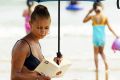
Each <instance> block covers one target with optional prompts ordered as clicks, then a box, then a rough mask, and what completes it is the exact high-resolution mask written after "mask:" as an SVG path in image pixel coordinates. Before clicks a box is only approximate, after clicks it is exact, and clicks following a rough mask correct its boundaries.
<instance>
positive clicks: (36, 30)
mask: <svg viewBox="0 0 120 80" xmlns="http://www.w3.org/2000/svg"><path fill="white" fill-rule="evenodd" d="M50 23H51V20H50V18H48V19H47V18H37V19H36V20H35V21H33V22H32V23H30V24H31V32H32V33H33V34H34V35H35V36H36V37H37V38H38V39H42V38H44V37H45V36H46V35H47V34H48V31H49V28H50Z"/></svg>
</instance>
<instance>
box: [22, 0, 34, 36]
mask: <svg viewBox="0 0 120 80" xmlns="http://www.w3.org/2000/svg"><path fill="white" fill-rule="evenodd" d="M33 4H34V2H33V1H32V0H27V9H25V10H24V11H23V15H22V16H23V17H24V18H25V31H26V33H27V34H28V33H30V30H31V27H30V24H29V20H30V16H31V13H32V7H33Z"/></svg>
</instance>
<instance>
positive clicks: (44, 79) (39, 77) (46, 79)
mask: <svg viewBox="0 0 120 80" xmlns="http://www.w3.org/2000/svg"><path fill="white" fill-rule="evenodd" d="M34 76H35V79H34V80H51V78H50V77H48V76H45V75H44V74H40V73H38V72H34Z"/></svg>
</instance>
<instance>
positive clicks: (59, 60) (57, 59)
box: [54, 57, 62, 65]
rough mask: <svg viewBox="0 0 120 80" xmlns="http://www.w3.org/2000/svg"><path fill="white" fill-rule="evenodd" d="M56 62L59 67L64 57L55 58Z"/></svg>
mask: <svg viewBox="0 0 120 80" xmlns="http://www.w3.org/2000/svg"><path fill="white" fill-rule="evenodd" d="M54 61H55V62H56V63H57V64H58V65H59V64H60V63H61V61H62V57H61V58H59V57H55V58H54Z"/></svg>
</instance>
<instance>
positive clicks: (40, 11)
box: [31, 5, 50, 22]
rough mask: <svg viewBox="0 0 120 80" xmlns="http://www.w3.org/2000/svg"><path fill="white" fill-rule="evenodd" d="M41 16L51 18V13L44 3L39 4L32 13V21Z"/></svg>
mask: <svg viewBox="0 0 120 80" xmlns="http://www.w3.org/2000/svg"><path fill="white" fill-rule="evenodd" d="M39 17H41V18H46V19H48V18H50V14H49V11H48V9H47V7H45V6H43V5H37V6H36V7H35V9H34V11H33V12H32V14H31V22H33V21H35V20H36V19H37V18H39Z"/></svg>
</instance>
